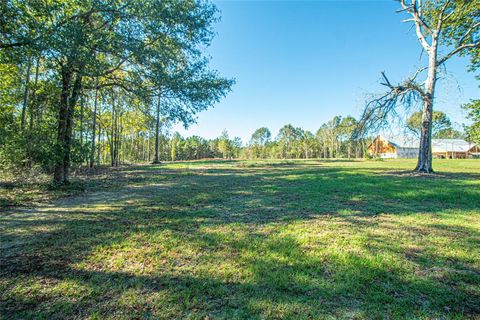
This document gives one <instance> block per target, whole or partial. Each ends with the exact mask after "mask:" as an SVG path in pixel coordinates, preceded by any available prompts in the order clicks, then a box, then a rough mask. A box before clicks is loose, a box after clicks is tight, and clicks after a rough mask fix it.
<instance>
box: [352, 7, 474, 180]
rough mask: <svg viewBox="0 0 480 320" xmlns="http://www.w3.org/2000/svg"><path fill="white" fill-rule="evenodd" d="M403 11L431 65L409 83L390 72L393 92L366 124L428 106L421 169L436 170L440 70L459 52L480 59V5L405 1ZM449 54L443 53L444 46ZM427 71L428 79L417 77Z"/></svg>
mask: <svg viewBox="0 0 480 320" xmlns="http://www.w3.org/2000/svg"><path fill="white" fill-rule="evenodd" d="M399 2H400V5H401V10H400V11H401V12H404V13H406V14H407V15H408V18H407V19H406V20H405V21H406V22H411V23H413V26H414V27H415V32H416V35H417V38H418V41H419V43H420V45H421V48H422V49H423V51H424V52H425V53H426V56H427V64H426V66H425V67H422V68H420V69H418V70H417V71H416V72H415V73H414V74H413V76H411V77H409V78H407V79H406V80H405V81H404V82H402V83H400V84H397V85H394V84H392V83H391V82H390V81H389V80H388V78H387V77H386V75H385V74H382V75H383V79H384V82H383V85H385V86H386V87H388V89H389V91H388V92H387V93H386V94H384V95H382V96H380V97H377V98H375V99H372V100H371V101H369V102H368V103H367V106H366V108H365V110H364V113H363V117H362V122H363V123H362V125H361V128H362V131H364V130H363V129H364V128H365V126H368V127H371V128H375V129H377V128H378V127H379V126H380V125H382V124H384V123H385V120H386V119H387V118H388V117H389V115H392V114H393V113H395V112H394V111H395V109H396V108H397V107H398V106H407V107H408V106H411V105H413V104H415V103H417V102H419V103H420V104H421V105H422V121H421V122H422V125H421V128H420V146H419V153H418V161H417V166H416V168H415V171H417V172H424V173H430V172H433V168H432V148H431V140H432V126H433V107H434V102H435V89H436V83H437V80H438V78H439V72H440V68H441V67H442V66H444V65H445V63H446V62H447V61H448V60H449V59H450V58H451V57H453V56H455V55H457V54H472V57H475V54H477V51H476V50H478V48H479V46H480V39H479V35H480V14H479V13H480V8H479V6H478V1H471V0H458V1H454V0H423V1H420V0H399ZM441 49H443V51H445V52H442V50H441ZM422 75H424V76H425V79H424V81H422V82H419V81H418V80H417V78H418V77H420V76H422Z"/></svg>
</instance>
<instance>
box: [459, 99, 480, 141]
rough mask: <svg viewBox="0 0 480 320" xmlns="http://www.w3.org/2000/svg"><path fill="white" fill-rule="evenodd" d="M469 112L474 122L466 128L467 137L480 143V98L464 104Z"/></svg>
mask: <svg viewBox="0 0 480 320" xmlns="http://www.w3.org/2000/svg"><path fill="white" fill-rule="evenodd" d="M463 109H465V110H466V111H467V112H468V116H467V117H468V118H469V120H471V121H472V124H471V125H470V126H468V127H467V128H466V132H467V137H468V139H469V140H470V141H472V142H475V143H478V144H480V100H472V101H471V102H470V103H468V104H466V105H464V106H463Z"/></svg>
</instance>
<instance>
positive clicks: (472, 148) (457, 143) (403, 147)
mask: <svg viewBox="0 0 480 320" xmlns="http://www.w3.org/2000/svg"><path fill="white" fill-rule="evenodd" d="M419 145H420V141H419V140H418V139H414V138H408V137H400V138H394V139H387V138H385V137H383V136H377V137H376V138H375V139H374V140H373V141H372V143H371V144H370V145H369V146H368V153H369V155H371V156H373V157H379V158H383V159H388V158H403V159H408V158H416V157H417V156H418V147H419ZM432 156H433V157H435V158H443V159H466V158H475V157H476V158H478V157H480V147H479V146H477V145H475V144H473V143H469V142H467V141H465V140H462V139H433V140H432Z"/></svg>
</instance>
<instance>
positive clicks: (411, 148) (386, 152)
mask: <svg viewBox="0 0 480 320" xmlns="http://www.w3.org/2000/svg"><path fill="white" fill-rule="evenodd" d="M418 146H419V142H418V140H417V139H408V138H397V139H395V141H394V140H391V139H387V138H385V137H383V136H377V137H376V138H375V139H374V140H373V141H372V143H370V145H369V146H368V154H369V155H370V156H372V157H378V158H383V159H389V158H394V159H395V158H404V159H407V158H416V157H417V155H418Z"/></svg>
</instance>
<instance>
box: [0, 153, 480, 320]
mask: <svg viewBox="0 0 480 320" xmlns="http://www.w3.org/2000/svg"><path fill="white" fill-rule="evenodd" d="M434 166H435V169H436V170H437V174H436V175H433V176H415V175H413V174H410V173H409V171H408V169H411V168H413V167H414V161H410V160H392V161H384V162H381V161H364V162H348V161H273V162H272V161H269V162H267V161H265V162H253V161H226V162H222V161H210V162H181V163H171V164H170V163H168V164H163V165H157V166H153V165H143V166H130V167H123V168H121V169H119V170H115V171H113V172H112V174H111V177H110V178H105V179H103V180H101V181H100V180H95V178H94V177H91V178H89V179H87V181H88V184H86V185H84V187H82V188H79V190H78V191H74V192H71V193H68V194H62V197H60V198H58V199H55V200H50V201H48V202H45V201H43V202H42V201H40V202H39V203H38V204H35V205H32V206H28V207H19V206H13V207H12V206H10V207H9V208H3V209H2V212H1V214H0V236H1V239H0V240H1V241H0V246H1V252H0V259H1V261H0V317H2V318H4V319H10V318H12V319H29V318H32V319H65V318H75V319H109V318H111V319H148V318H152V319H324V318H331V319H337V318H345V319H352V318H353V319H364V318H368V319H371V318H390V319H398V318H416V319H443V318H448V319H449V318H452V319H463V318H480V161H476V160H437V161H435V163H434ZM84 183H85V182H84ZM74 185H75V184H74ZM9 188H10V189H8V190H3V191H2V192H3V194H4V195H5V194H8V193H9V192H12V191H11V190H12V189H14V187H9ZM84 189H85V191H81V190H84ZM51 192H53V191H51ZM74 193H78V195H74ZM67 195H68V196H67Z"/></svg>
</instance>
